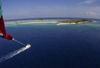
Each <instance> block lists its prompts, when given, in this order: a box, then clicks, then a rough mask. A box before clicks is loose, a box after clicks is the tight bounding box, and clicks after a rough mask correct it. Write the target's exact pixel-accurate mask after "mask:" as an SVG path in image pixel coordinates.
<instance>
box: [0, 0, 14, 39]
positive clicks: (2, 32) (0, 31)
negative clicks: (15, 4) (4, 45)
mask: <svg viewBox="0 0 100 68" xmlns="http://www.w3.org/2000/svg"><path fill="white" fill-rule="evenodd" d="M0 37H2V38H5V39H8V40H13V37H12V36H11V35H9V34H8V33H7V32H6V29H5V24H4V20H3V15H2V8H1V0H0Z"/></svg>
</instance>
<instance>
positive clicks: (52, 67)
mask: <svg viewBox="0 0 100 68" xmlns="http://www.w3.org/2000/svg"><path fill="white" fill-rule="evenodd" d="M7 32H8V33H9V34H11V35H12V36H14V38H15V39H17V40H20V41H22V42H23V43H25V44H27V43H30V44H31V45H32V46H31V48H30V49H28V50H26V51H24V52H23V53H20V54H18V55H17V56H15V57H13V58H11V59H9V60H6V61H4V62H1V63H0V68H100V21H97V22H95V23H89V24H77V25H66V26H56V25H55V24H35V25H34V24H33V25H17V26H16V25H14V26H7ZM21 47H23V46H22V45H20V44H17V43H15V42H13V41H8V40H5V39H2V38H0V57H2V56H3V55H5V54H8V53H9V52H12V51H14V50H17V49H19V48H21Z"/></svg>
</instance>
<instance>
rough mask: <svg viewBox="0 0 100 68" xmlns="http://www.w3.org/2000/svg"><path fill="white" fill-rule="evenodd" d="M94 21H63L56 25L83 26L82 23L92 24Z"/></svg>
mask: <svg viewBox="0 0 100 68" xmlns="http://www.w3.org/2000/svg"><path fill="white" fill-rule="evenodd" d="M91 22H93V21H92V20H85V19H84V20H61V21H58V23H57V24H56V25H66V24H81V23H91Z"/></svg>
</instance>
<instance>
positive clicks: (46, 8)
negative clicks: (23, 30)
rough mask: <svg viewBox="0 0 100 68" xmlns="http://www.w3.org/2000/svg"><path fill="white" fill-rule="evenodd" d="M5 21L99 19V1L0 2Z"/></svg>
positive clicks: (20, 0)
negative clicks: (61, 18)
mask: <svg viewBox="0 0 100 68" xmlns="http://www.w3.org/2000/svg"><path fill="white" fill-rule="evenodd" d="M2 10H3V16H4V18H5V19H21V18H42V17H84V18H98V19H100V0H2Z"/></svg>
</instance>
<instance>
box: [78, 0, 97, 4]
mask: <svg viewBox="0 0 100 68" xmlns="http://www.w3.org/2000/svg"><path fill="white" fill-rule="evenodd" d="M97 1H98V0H85V1H83V2H81V3H80V4H92V3H95V2H97Z"/></svg>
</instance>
